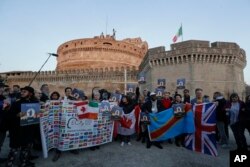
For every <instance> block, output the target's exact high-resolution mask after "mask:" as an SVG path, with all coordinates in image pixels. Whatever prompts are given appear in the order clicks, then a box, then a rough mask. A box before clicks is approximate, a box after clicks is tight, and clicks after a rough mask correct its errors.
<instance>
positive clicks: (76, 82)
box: [2, 68, 138, 96]
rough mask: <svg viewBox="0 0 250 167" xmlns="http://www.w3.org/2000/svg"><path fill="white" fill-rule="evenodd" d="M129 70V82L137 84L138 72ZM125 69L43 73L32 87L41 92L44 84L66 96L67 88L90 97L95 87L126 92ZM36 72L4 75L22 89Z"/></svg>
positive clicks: (8, 82)
mask: <svg viewBox="0 0 250 167" xmlns="http://www.w3.org/2000/svg"><path fill="white" fill-rule="evenodd" d="M126 69H127V82H128V83H136V81H137V73H138V71H137V70H135V69H133V68H126ZM124 70H125V69H124V68H118V69H116V70H112V69H106V70H105V71H100V70H96V71H93V70H92V69H85V70H69V71H42V72H41V73H40V74H39V75H38V77H37V78H36V79H35V80H34V82H33V83H32V87H34V88H35V89H37V90H39V88H40V87H41V85H42V84H44V83H46V84H48V85H49V87H50V90H51V92H52V91H59V92H60V93H61V94H64V89H65V88H66V87H68V86H69V87H72V88H79V89H81V90H84V91H85V93H86V94H87V95H88V96H90V95H91V92H92V89H93V88H94V87H100V88H105V89H107V90H109V91H111V92H113V91H114V90H115V89H116V88H120V89H121V90H122V91H124ZM35 74H36V72H11V73H5V74H2V76H3V77H4V78H6V79H7V80H6V81H7V84H8V85H9V86H12V85H14V84H19V85H20V86H21V87H23V86H26V85H28V84H29V83H30V81H31V80H32V78H33V77H34V76H35Z"/></svg>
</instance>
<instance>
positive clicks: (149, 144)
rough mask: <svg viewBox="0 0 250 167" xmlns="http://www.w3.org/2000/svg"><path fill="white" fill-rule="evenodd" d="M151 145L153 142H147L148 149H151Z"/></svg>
mask: <svg viewBox="0 0 250 167" xmlns="http://www.w3.org/2000/svg"><path fill="white" fill-rule="evenodd" d="M151 145H152V142H151V141H150V140H147V146H146V148H150V147H151Z"/></svg>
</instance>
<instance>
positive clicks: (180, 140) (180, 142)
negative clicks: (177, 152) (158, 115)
mask: <svg viewBox="0 0 250 167" xmlns="http://www.w3.org/2000/svg"><path fill="white" fill-rule="evenodd" d="M174 99H175V101H174V102H173V105H178V104H182V105H183V106H184V105H185V104H184V103H183V102H182V101H181V99H182V97H181V95H180V94H175V96H174ZM185 136H186V135H185V134H180V135H178V136H176V137H175V145H176V146H177V147H180V146H183V147H185V144H184V141H185Z"/></svg>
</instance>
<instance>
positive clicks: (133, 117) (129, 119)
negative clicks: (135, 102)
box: [120, 106, 141, 132]
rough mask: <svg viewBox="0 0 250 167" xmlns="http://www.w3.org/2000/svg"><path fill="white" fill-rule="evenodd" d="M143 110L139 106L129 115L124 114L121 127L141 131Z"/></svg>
mask: <svg viewBox="0 0 250 167" xmlns="http://www.w3.org/2000/svg"><path fill="white" fill-rule="evenodd" d="M140 112H141V109H140V107H139V106H136V107H135V109H134V110H133V111H132V112H131V113H129V114H123V115H122V119H121V120H120V123H121V126H122V127H123V128H127V129H133V128H135V130H136V132H138V131H139V129H140V128H139V123H140V122H139V120H140V118H139V117H140Z"/></svg>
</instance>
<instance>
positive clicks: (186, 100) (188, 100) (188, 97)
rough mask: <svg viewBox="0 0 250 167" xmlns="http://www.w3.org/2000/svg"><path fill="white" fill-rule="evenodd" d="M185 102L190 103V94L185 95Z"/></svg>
mask: <svg viewBox="0 0 250 167" xmlns="http://www.w3.org/2000/svg"><path fill="white" fill-rule="evenodd" d="M183 103H190V96H189V95H188V96H184V100H183Z"/></svg>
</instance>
